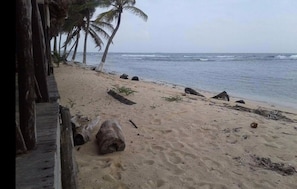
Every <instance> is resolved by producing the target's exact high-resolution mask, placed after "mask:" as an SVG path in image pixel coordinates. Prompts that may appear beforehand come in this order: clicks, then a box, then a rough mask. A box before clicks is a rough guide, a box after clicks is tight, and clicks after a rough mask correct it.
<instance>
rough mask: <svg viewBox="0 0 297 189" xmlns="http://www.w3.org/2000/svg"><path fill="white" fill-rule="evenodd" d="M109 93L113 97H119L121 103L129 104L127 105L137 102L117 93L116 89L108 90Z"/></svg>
mask: <svg viewBox="0 0 297 189" xmlns="http://www.w3.org/2000/svg"><path fill="white" fill-rule="evenodd" d="M107 94H109V95H110V96H112V97H113V98H115V99H117V100H118V101H120V102H121V103H123V104H127V105H133V104H136V103H135V102H133V101H131V100H129V99H127V98H125V97H123V96H122V95H120V94H118V93H116V92H115V91H113V90H111V89H110V90H109V91H108V92H107Z"/></svg>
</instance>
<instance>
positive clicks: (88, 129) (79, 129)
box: [71, 115, 100, 146]
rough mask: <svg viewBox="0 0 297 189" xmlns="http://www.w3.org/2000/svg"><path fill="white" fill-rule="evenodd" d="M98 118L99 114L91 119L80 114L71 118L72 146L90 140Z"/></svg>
mask: <svg viewBox="0 0 297 189" xmlns="http://www.w3.org/2000/svg"><path fill="white" fill-rule="evenodd" d="M99 120H100V117H99V116H97V117H96V118H95V119H93V120H89V118H87V117H82V116H80V115H76V116H74V117H73V118H71V124H72V130H73V142H74V146H77V145H82V144H84V143H86V142H87V141H89V140H90V137H91V133H92V130H93V129H94V127H95V126H96V125H97V124H98V122H99Z"/></svg>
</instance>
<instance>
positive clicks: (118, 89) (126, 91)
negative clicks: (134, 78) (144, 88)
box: [113, 85, 137, 96]
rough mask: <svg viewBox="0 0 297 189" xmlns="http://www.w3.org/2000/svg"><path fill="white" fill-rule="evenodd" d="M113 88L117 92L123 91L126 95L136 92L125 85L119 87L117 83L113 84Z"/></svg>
mask: <svg viewBox="0 0 297 189" xmlns="http://www.w3.org/2000/svg"><path fill="white" fill-rule="evenodd" d="M113 90H114V91H116V92H118V93H123V94H125V95H126V96H128V95H130V94H133V93H135V92H137V91H134V90H132V89H131V88H128V87H125V86H122V87H119V86H118V85H114V88H113Z"/></svg>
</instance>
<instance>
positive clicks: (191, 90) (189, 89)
mask: <svg viewBox="0 0 297 189" xmlns="http://www.w3.org/2000/svg"><path fill="white" fill-rule="evenodd" d="M185 93H187V94H192V95H197V96H202V97H204V96H203V95H202V94H200V93H198V92H197V91H195V90H194V89H192V88H189V87H186V88H185Z"/></svg>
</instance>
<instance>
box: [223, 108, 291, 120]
mask: <svg viewBox="0 0 297 189" xmlns="http://www.w3.org/2000/svg"><path fill="white" fill-rule="evenodd" d="M225 107H227V108H231V109H235V110H239V111H246V112H251V113H255V114H258V115H261V116H263V117H265V118H267V119H273V120H282V121H287V122H292V123H294V122H296V120H294V119H290V118H288V117H286V116H284V115H282V113H286V112H282V111H280V110H264V109H261V108H257V109H251V108H247V107H243V106H239V105H235V106H230V105H225ZM287 114H288V113H287ZM290 114H292V113H290Z"/></svg>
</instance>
